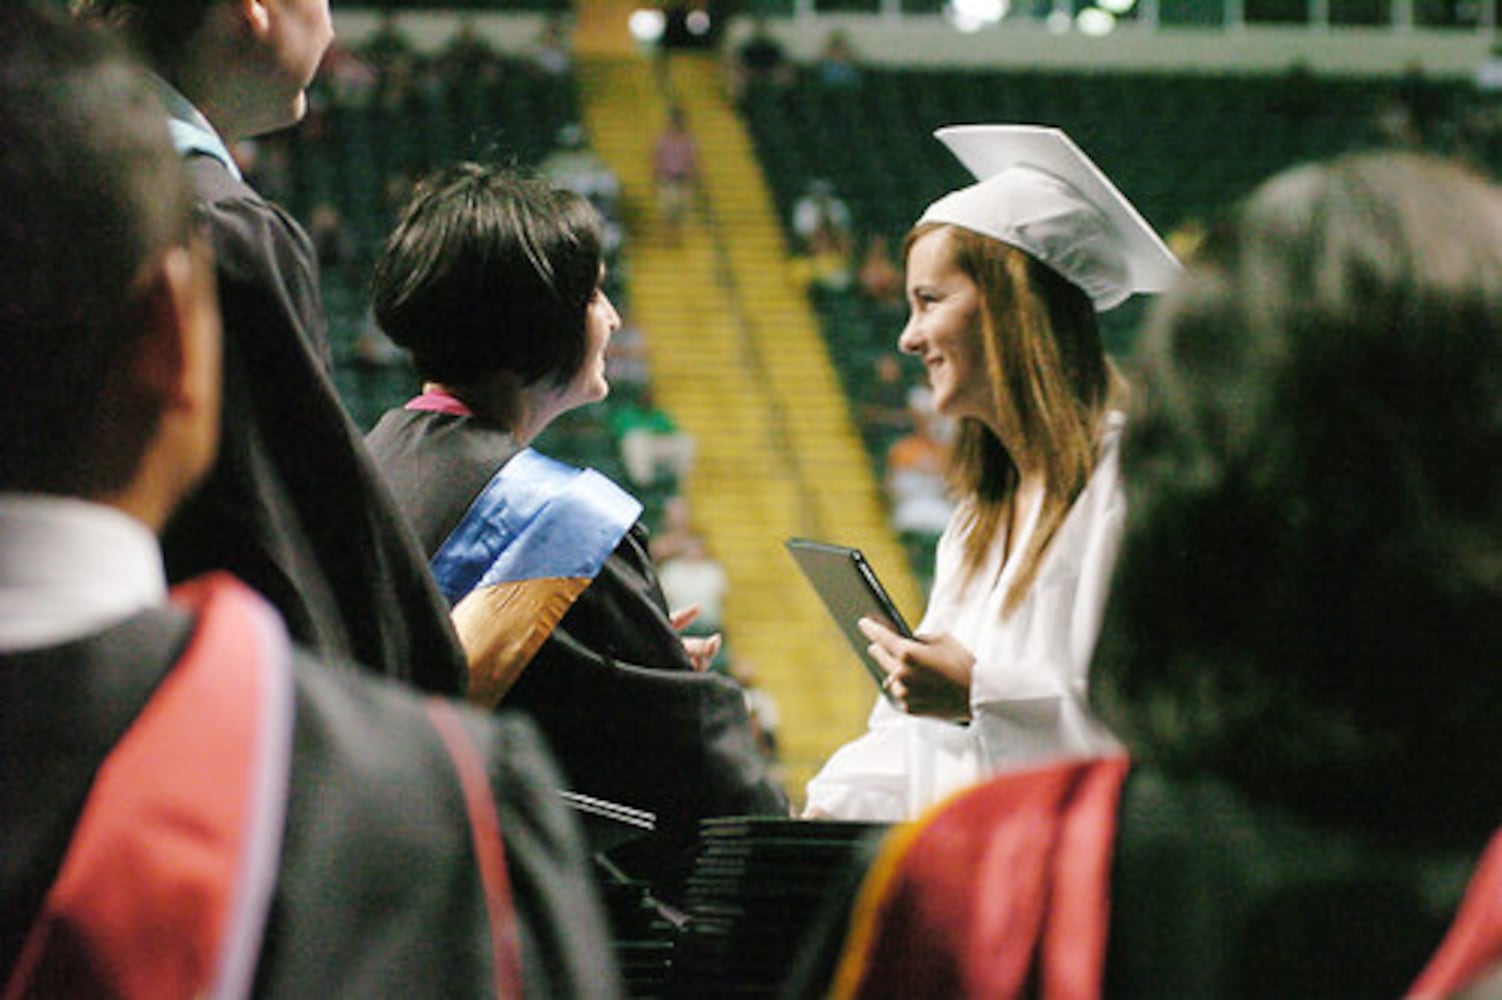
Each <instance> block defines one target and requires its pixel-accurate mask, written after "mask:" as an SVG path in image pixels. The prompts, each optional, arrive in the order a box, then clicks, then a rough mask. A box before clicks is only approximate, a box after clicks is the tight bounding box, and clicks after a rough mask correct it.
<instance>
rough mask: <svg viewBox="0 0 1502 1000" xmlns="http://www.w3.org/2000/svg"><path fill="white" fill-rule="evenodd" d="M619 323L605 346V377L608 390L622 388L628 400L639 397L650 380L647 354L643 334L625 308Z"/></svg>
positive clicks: (639, 325)
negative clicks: (608, 385)
mask: <svg viewBox="0 0 1502 1000" xmlns="http://www.w3.org/2000/svg"><path fill="white" fill-rule="evenodd" d="M620 316H621V325H620V328H619V329H617V330H616V331H615V336H613V337H611V338H610V343H609V344H608V345H606V347H605V379H606V381H608V382H609V383H610V385H611V388H612V389H620V390H624V391H623V393H622V394H623V395H624V396H626V398H628V399H631V398H635V397H637V396H639V395H640V394H641V392H642V391H643V390H645V389H646V387H647V384H648V383H649V382H650V381H651V379H652V369H651V366H650V363H649V359H648V357H647V335H646V332H645V331H643V330H642V328H641V324H639V323H637V322H636V321H635V320H634V319H633V318H632V315H631V312H630V310H629V309H623V310H621V311H620Z"/></svg>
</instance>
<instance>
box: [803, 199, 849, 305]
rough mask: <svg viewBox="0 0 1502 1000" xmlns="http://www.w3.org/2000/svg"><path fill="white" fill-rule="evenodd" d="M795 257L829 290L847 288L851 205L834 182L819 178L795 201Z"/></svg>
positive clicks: (810, 278)
mask: <svg viewBox="0 0 1502 1000" xmlns="http://www.w3.org/2000/svg"><path fill="white" fill-rule="evenodd" d="M792 224H793V237H794V239H795V240H796V242H797V246H796V248H795V256H796V258H797V259H798V260H799V261H800V262H801V263H802V265H803V268H804V271H805V274H806V278H807V280H808V281H809V282H812V283H813V284H815V285H817V286H818V287H820V288H823V289H826V290H829V291H836V292H839V291H844V290H845V289H847V288H849V287H850V282H851V277H852V276H851V266H852V265H851V255H852V252H853V238H852V235H851V221H850V207H849V206H848V205H846V204H845V199H843V198H841V197H840V196H839V194H838V193H837V192H836V191H835V187H834V184H833V182H831V181H830V180H828V179H827V178H824V177H816V178H814V179H813V180H811V181H809V182H808V185H807V187H805V188H804V191H803V194H801V195H799V196H798V200H797V201H795V202H794V203H793V219H792Z"/></svg>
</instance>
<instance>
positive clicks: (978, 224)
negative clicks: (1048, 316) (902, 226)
mask: <svg viewBox="0 0 1502 1000" xmlns="http://www.w3.org/2000/svg"><path fill="white" fill-rule="evenodd" d="M934 135H935V136H936V137H937V138H938V139H939V140H940V141H941V142H943V143H944V144H945V145H946V146H948V147H949V150H950V152H952V153H954V155H955V156H956V157H957V158H958V159H959V161H960V162H961V163H963V164H964V165H965V167H966V169H968V170H969V171H970V172H971V173H972V174H974V175H975V177H976V181H977V182H976V183H975V184H972V185H970V186H969V187H966V188H961V189H960V190H958V191H954V192H951V193H950V194H947V195H945V196H944V197H942V198H940V199H939V200H938V201H936V202H934V203H933V204H932V205H930V206H928V208H927V210H925V211H924V213H923V216H922V218H921V219H919V220H918V221H919V222H920V223H924V222H939V223H948V224H950V225H955V226H960V227H962V228H965V229H969V230H972V231H974V232H977V233H980V234H981V235H983V236H990V237H992V238H993V239H997V240H1000V241H1002V242H1003V243H1006V244H1008V245H1010V246H1014V247H1017V248H1018V249H1019V250H1023V251H1026V252H1027V253H1029V254H1031V255H1032V256H1033V257H1036V258H1037V259H1038V260H1039V261H1041V262H1042V263H1044V264H1046V265H1048V266H1049V267H1050V268H1052V269H1053V270H1054V271H1056V272H1058V273H1059V274H1060V275H1062V276H1063V277H1064V278H1066V279H1068V280H1069V281H1070V282H1072V283H1074V284H1075V285H1077V286H1079V287H1080V288H1081V289H1083V290H1084V292H1085V294H1087V295H1089V296H1090V299H1091V301H1092V302H1094V303H1095V309H1096V311H1097V312H1105V311H1106V310H1108V309H1114V308H1115V307H1116V306H1119V305H1120V304H1121V303H1123V302H1125V301H1126V300H1127V298H1128V297H1129V296H1131V295H1132V294H1133V293H1136V292H1158V291H1162V290H1163V289H1164V288H1166V287H1167V286H1168V285H1169V283H1170V282H1172V281H1173V279H1174V277H1175V276H1176V275H1177V274H1178V272H1179V263H1178V260H1177V259H1175V257H1174V255H1173V253H1172V252H1170V251H1169V249H1168V247H1167V246H1165V245H1164V244H1163V241H1162V240H1161V239H1159V237H1158V234H1157V233H1156V232H1154V231H1153V227H1152V226H1150V225H1149V224H1148V223H1147V220H1146V219H1144V218H1143V217H1142V216H1141V214H1140V213H1138V211H1137V210H1136V209H1135V208H1133V207H1132V203H1131V202H1129V201H1127V199H1126V196H1125V195H1123V194H1122V193H1121V192H1120V191H1118V190H1117V189H1116V186H1115V185H1114V184H1112V183H1111V181H1110V179H1109V178H1108V177H1106V175H1105V174H1103V173H1102V172H1101V170H1100V168H1099V167H1097V166H1096V165H1095V164H1094V163H1092V162H1091V160H1090V158H1089V157H1088V156H1086V155H1085V154H1084V152H1083V151H1082V150H1081V149H1080V148H1079V147H1078V146H1076V145H1075V144H1074V143H1073V142H1072V141H1070V139H1069V137H1068V136H1067V135H1065V134H1064V133H1063V132H1062V131H1060V130H1059V129H1056V128H1045V127H1042V126H1036V125H953V126H949V127H947V128H941V129H939V130H938V131H936V132H935V133H934Z"/></svg>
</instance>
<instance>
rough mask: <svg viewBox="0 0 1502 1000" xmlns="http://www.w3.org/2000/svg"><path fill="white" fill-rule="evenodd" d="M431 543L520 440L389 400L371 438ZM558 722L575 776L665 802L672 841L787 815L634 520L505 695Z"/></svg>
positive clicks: (597, 791) (657, 805) (661, 811)
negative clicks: (692, 649)
mask: <svg viewBox="0 0 1502 1000" xmlns="http://www.w3.org/2000/svg"><path fill="white" fill-rule="evenodd" d="M367 441H368V443H369V445H370V448H371V452H372V454H373V455H374V456H375V459H376V462H377V463H378V464H379V465H380V467H381V469H382V471H383V472H384V473H385V474H386V475H387V477H388V479H389V480H390V482H391V486H392V489H393V492H394V494H395V496H396V498H397V502H398V504H399V505H400V506H401V508H402V510H403V511H405V512H406V514H407V516H408V517H409V518H410V519H411V521H412V524H413V527H414V528H415V529H416V532H417V537H418V539H419V542H420V543H421V545H422V547H423V549H424V551H426V552H427V553H428V554H429V555H430V556H431V555H432V554H433V553H435V552H436V551H438V549H439V548H440V547H441V546H442V545H443V542H444V540H445V539H446V538H447V537H448V535H449V532H450V531H452V530H453V528H454V525H455V524H457V523H458V522H459V520H460V518H462V517H463V516H464V514H465V512H466V511H467V510H468V508H469V506H470V504H471V502H472V501H473V500H474V499H475V497H476V495H477V494H478V493H479V492H480V491H481V490H482V489H483V488H484V486H485V485H486V483H488V482H489V481H490V479H491V477H492V476H493V475H494V474H495V473H496V471H497V470H498V469H499V468H501V467H502V466H503V465H504V464H505V463H506V462H507V461H508V460H509V459H510V458H511V457H512V456H514V455H515V454H516V453H517V451H518V450H519V449H518V445H517V444H516V442H515V441H514V440H513V439H512V438H511V437H510V435H508V434H507V433H506V432H505V431H504V430H501V429H500V428H497V427H494V426H490V425H487V424H485V423H484V422H483V421H481V420H479V419H477V418H475V417H471V416H461V415H455V414H447V413H436V412H430V411H419V410H392V411H390V412H388V413H387V414H385V415H384V416H383V417H382V418H381V420H380V421H379V423H377V425H376V427H375V429H374V430H372V431H371V433H370V436H369V437H368V439H367ZM501 704H502V705H503V706H504V707H505V708H507V709H519V710H523V711H526V712H527V713H529V714H530V715H532V717H533V718H535V719H536V720H537V722H538V724H539V725H540V726H541V728H542V730H543V732H544V733H545V734H546V735H547V737H548V740H549V742H550V743H551V744H552V747H553V749H554V752H555V753H556V754H557V756H558V759H559V762H560V763H561V765H562V767H563V770H564V772H565V774H566V775H567V777H568V780H569V784H570V787H571V788H572V789H573V790H575V791H578V792H582V793H584V794H588V795H593V796H596V797H599V798H604V799H608V800H610V801H614V802H620V803H623V804H625V805H628V806H633V807H635V808H638V809H645V810H647V811H649V812H652V813H655V814H656V815H657V818H658V828H659V830H661V831H662V832H663V833H664V834H665V836H666V838H667V839H669V840H688V839H691V838H692V836H693V835H694V833H695V832H696V829H697V824H698V821H699V820H700V819H703V818H706V817H710V816H726V815H751V814H774V815H786V813H787V803H786V797H785V795H784V793H783V792H782V790H781V789H780V787H778V786H777V784H776V783H775V782H774V781H773V780H772V778H771V776H770V775H769V773H768V771H767V767H766V764H765V762H764V760H763V758H762V757H761V755H760V754H759V753H758V751H757V750H756V747H755V744H754V741H753V738H752V734H751V728H750V723H749V721H748V718H747V715H746V708H745V700H744V696H743V695H742V693H741V691H740V689H739V688H738V687H737V686H736V685H735V683H734V682H732V681H730V680H728V679H726V678H724V677H720V676H718V675H713V674H705V673H697V672H695V671H694V670H693V667H692V665H691V663H690V662H689V659H688V656H687V654H686V653H685V651H684V648H683V643H682V640H681V639H680V637H679V636H678V635H677V633H676V632H675V631H674V630H673V627H672V625H671V624H670V623H669V621H668V609H667V603H666V600H665V598H664V597H663V594H662V588H661V587H660V585H659V584H658V582H657V575H656V572H655V570H654V569H653V566H652V560H651V558H650V556H649V555H648V554H647V547H646V530H645V529H644V528H643V526H642V525H641V523H640V521H637V522H636V523H635V524H633V525H632V526H631V528H630V529H629V530H628V531H627V532H626V534H625V537H623V538H622V539H621V541H620V543H619V544H618V545H617V546H616V548H615V550H614V552H612V553H611V554H610V555H609V557H608V558H606V560H605V562H604V565H603V567H602V568H601V569H600V571H599V573H598V574H597V575H596V576H595V577H594V579H593V580H592V581H591V582H590V583H589V585H588V586H587V587H585V589H584V590H583V592H582V593H580V594H579V596H578V597H577V598H576V599H575V600H574V602H573V604H572V605H571V606H570V607H569V609H568V611H567V612H566V613H565V614H564V615H563V618H562V619H561V620H560V621H559V623H558V625H557V626H556V627H555V628H554V629H553V630H552V632H551V634H550V635H549V636H548V638H547V639H546V640H544V641H543V643H542V646H541V648H540V649H539V650H538V652H537V653H536V655H535V656H534V657H533V659H532V660H531V662H530V663H529V664H528V665H527V667H526V669H525V671H524V672H523V673H522V675H521V678H520V679H519V680H518V681H517V682H516V684H515V686H514V687H512V688H511V690H510V691H509V693H508V694H507V695H506V696H505V699H504V701H502V703H501Z"/></svg>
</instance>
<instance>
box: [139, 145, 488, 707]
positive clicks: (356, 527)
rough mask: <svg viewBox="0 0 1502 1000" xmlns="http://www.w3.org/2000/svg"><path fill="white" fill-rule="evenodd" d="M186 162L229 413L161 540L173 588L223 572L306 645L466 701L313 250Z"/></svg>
mask: <svg viewBox="0 0 1502 1000" xmlns="http://www.w3.org/2000/svg"><path fill="white" fill-rule="evenodd" d="M188 164H189V169H190V173H191V175H192V180H193V184H194V189H195V192H196V195H197V198H198V200H199V203H200V204H199V211H200V214H201V216H202V217H203V219H204V220H205V221H206V223H207V230H208V233H209V235H210V237H211V238H212V241H213V245H214V251H215V254H216V255H217V263H218V267H217V270H218V279H219V297H220V303H221V307H222V310H223V314H224V404H223V419H222V422H221V429H222V438H221V443H220V450H219V457H218V461H217V463H216V464H215V466H214V469H213V471H212V472H211V474H210V475H209V477H208V479H207V480H206V481H205V482H204V484H203V485H202V487H201V488H200V489H199V490H198V492H197V493H196V494H195V495H194V496H193V497H192V498H191V499H190V500H189V501H188V502H187V503H186V504H185V505H184V506H183V507H182V508H181V509H180V510H179V511H178V513H177V515H176V516H175V517H174V518H173V520H172V522H171V524H170V525H169V526H168V528H167V531H166V532H165V534H164V537H163V540H162V545H163V551H164V554H165V558H166V564H167V571H168V575H169V577H170V578H171V579H172V580H173V581H179V580H184V579H187V578H190V577H194V576H197V575H199V574H201V573H204V572H207V571H210V570H215V569H221V570H227V571H229V572H230V573H232V574H234V575H235V576H237V577H239V578H240V579H242V580H244V581H245V582H246V583H249V584H250V585H251V586H252V587H254V588H255V589H256V590H258V591H259V592H260V593H261V594H262V595H264V596H265V597H266V598H267V599H268V600H269V601H270V602H271V603H272V604H273V605H274V606H275V607H276V609H277V610H278V611H279V612H280V613H281V615H282V617H283V619H284V620H285V621H286V623H287V627H288V629H289V631H290V632H291V633H292V636H293V638H294V639H296V640H297V641H298V642H300V643H303V644H305V645H307V646H309V647H311V648H312V649H314V650H316V651H318V652H319V653H323V654H327V655H328V656H330V657H333V658H335V659H339V660H349V661H352V662H355V663H359V664H361V665H363V666H364V667H366V668H368V669H371V670H374V671H375V672H377V673H380V674H384V675H386V676H389V677H395V678H398V679H401V680H406V681H411V682H413V683H414V684H416V685H417V686H418V687H420V688H423V689H424V690H428V691H435V692H439V693H447V694H457V693H460V692H461V691H462V690H463V686H462V685H463V683H464V677H465V669H464V656H463V651H462V650H461V649H460V647H459V644H458V640H457V638H456V637H455V636H454V633H453V628H452V626H451V624H450V622H449V618H448V613H447V607H446V605H445V603H444V601H443V598H442V596H441V595H439V593H438V592H437V590H436V588H435V587H434V585H433V582H432V579H431V576H430V574H429V573H428V572H427V566H426V561H425V560H424V558H423V555H422V553H421V552H420V551H419V550H418V548H417V545H416V542H415V541H414V540H413V539H412V537H411V534H410V531H409V530H408V528H407V527H406V524H405V522H404V520H403V519H402V517H401V514H400V513H399V512H398V511H397V510H396V507H395V505H394V503H393V501H392V499H391V496H390V493H389V491H388V490H387V489H386V485H385V483H384V481H383V480H382V479H381V477H380V474H379V473H378V472H377V470H376V469H375V467H374V466H373V465H372V464H371V461H370V456H369V455H368V454H366V452H365V449H364V445H363V442H362V441H361V437H360V433H359V431H358V429H357V428H356V427H355V426H354V423H353V422H352V421H351V420H350V418H349V416H348V414H347V413H346V412H345V410H344V408H343V406H342V405H341V404H340V402H339V398H338V394H337V392H336V390H335V388H334V385H333V382H332V381H331V379H330V377H329V364H330V357H329V350H328V344H327V341H326V339H325V333H324V318H323V311H322V304H321V301H320V297H319V293H318V284H317V264H316V261H315V259H314V254H313V248H312V244H311V243H310V242H309V240H308V237H307V235H306V233H304V232H303V230H302V229H301V227H299V226H298V224H297V223H296V222H295V221H294V220H293V219H292V218H291V217H290V216H288V215H287V214H286V213H285V212H283V211H282V210H281V209H280V208H278V207H277V206H275V205H273V204H271V203H269V202H267V201H266V200H264V199H262V198H261V197H260V196H259V195H257V194H256V192H255V191H254V190H252V189H251V188H250V187H248V186H247V185H245V184H244V183H242V182H240V181H238V180H236V179H235V178H234V177H233V176H232V175H231V174H230V173H229V171H228V170H226V169H225V167H224V166H223V164H221V163H220V162H219V161H217V160H215V159H213V158H212V157H208V156H193V157H190V159H189V161H188Z"/></svg>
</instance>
